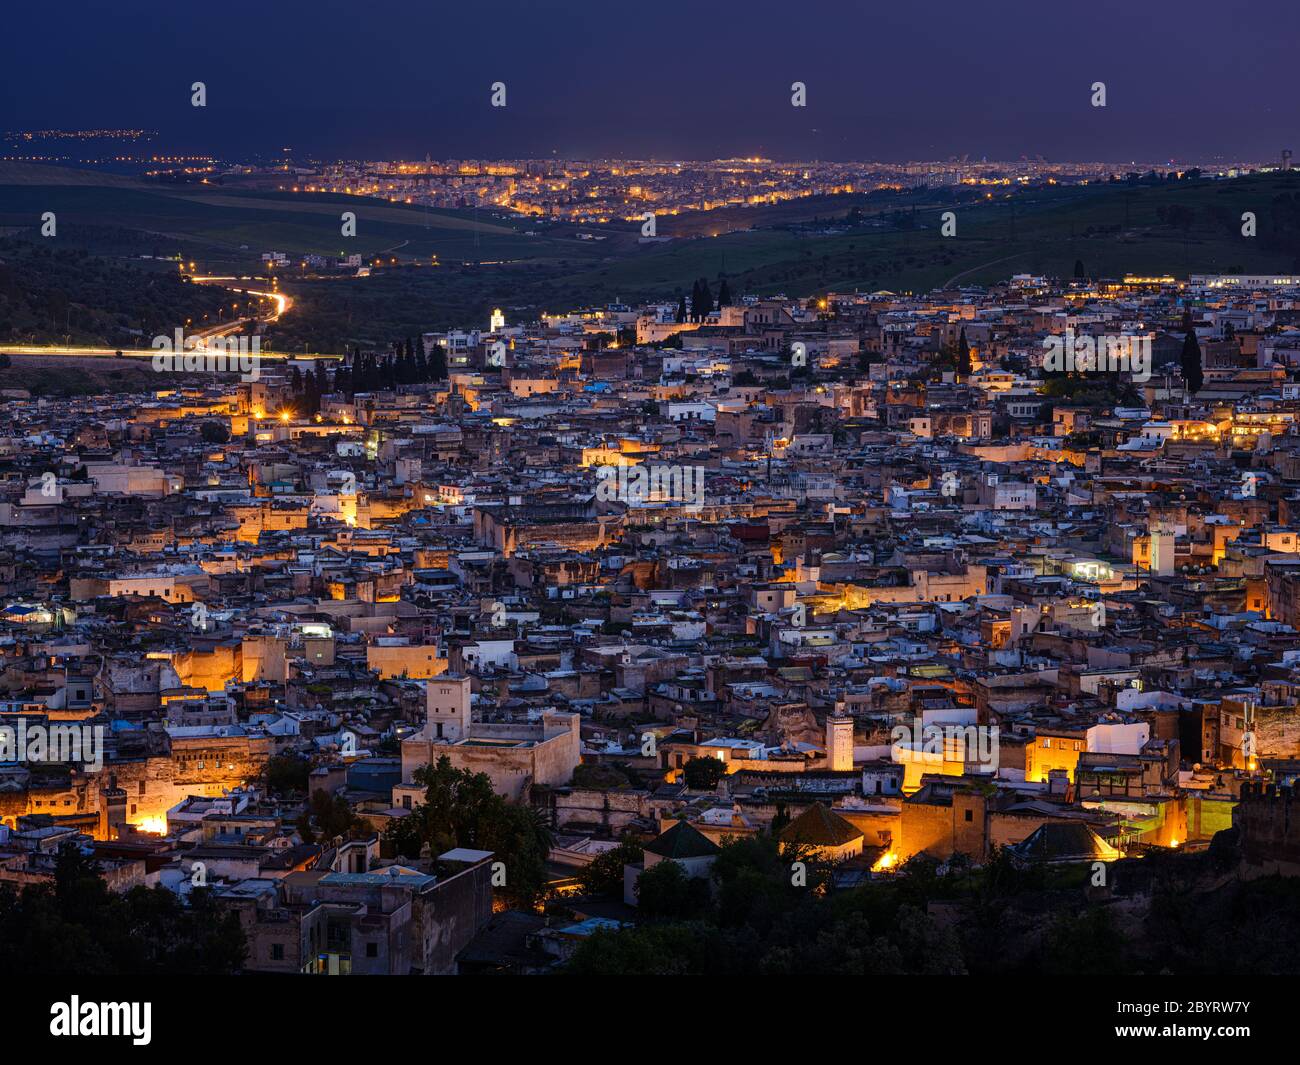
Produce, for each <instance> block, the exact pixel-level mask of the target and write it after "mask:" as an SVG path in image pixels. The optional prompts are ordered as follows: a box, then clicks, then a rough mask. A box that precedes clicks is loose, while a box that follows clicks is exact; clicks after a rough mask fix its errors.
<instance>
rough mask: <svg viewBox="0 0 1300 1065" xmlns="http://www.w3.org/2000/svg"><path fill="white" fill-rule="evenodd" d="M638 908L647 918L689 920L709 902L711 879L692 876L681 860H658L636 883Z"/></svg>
mask: <svg viewBox="0 0 1300 1065" xmlns="http://www.w3.org/2000/svg"><path fill="white" fill-rule="evenodd" d="M636 901H637V909H638V911H639V912H640V913H641V916H643V917H645V918H647V919H648V920H656V919H662V920H670V921H684V920H690V919H691V918H692V917H694V916H696V915H697V914H699V913H700V912H701V911H702V910H703V909H704V908H705V907H706V906H707V905H708V902H709V882H708V881H707V880H704V879H701V878H699V877H689V876H687V875H686V870H685V869H683V868H682V866H681V864H680V863H679V862H674V861H672V860H671V859H668V860H666V861H662V862H656V863H655V864H654V865H652V866H650V868H649V869H647V870H645V871H644V872H643V873H642V874H641V875H640V876H639V877H638V878H637V882H636Z"/></svg>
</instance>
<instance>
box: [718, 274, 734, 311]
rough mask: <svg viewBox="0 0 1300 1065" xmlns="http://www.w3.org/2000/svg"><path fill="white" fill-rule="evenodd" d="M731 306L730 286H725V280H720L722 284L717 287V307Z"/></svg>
mask: <svg viewBox="0 0 1300 1065" xmlns="http://www.w3.org/2000/svg"><path fill="white" fill-rule="evenodd" d="M730 306H731V286H730V285H728V284H727V279H726V278H725V277H724V278H723V279H722V284H721V285H719V286H718V307H719V308H722V307H730Z"/></svg>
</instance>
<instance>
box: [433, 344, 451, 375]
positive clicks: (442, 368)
mask: <svg viewBox="0 0 1300 1065" xmlns="http://www.w3.org/2000/svg"><path fill="white" fill-rule="evenodd" d="M429 380H430V381H445V380H447V349H446V348H444V347H443V346H442V345H441V344H435V345H434V346H433V351H431V352H430V353H429Z"/></svg>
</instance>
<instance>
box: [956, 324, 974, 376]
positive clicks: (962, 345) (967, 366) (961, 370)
mask: <svg viewBox="0 0 1300 1065" xmlns="http://www.w3.org/2000/svg"><path fill="white" fill-rule="evenodd" d="M957 373H958V374H960V375H961V376H962V377H969V376H970V374H971V357H970V345H969V344H967V343H966V327H965V326H962V329H961V333H960V334H959V335H958V337H957Z"/></svg>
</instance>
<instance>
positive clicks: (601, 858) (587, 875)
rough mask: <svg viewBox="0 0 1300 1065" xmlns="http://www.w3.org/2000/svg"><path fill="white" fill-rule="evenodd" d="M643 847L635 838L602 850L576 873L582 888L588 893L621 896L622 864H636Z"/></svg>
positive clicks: (641, 854) (638, 861)
mask: <svg viewBox="0 0 1300 1065" xmlns="http://www.w3.org/2000/svg"><path fill="white" fill-rule="evenodd" d="M643 856H644V848H642V846H641V844H639V843H637V842H636V841H635V840H630V839H627V840H624V841H623V842H622V843H620V844H619V845H618V846H617V847H614V848H613V849H611V850H607V851H602V852H601V853H600V854H598V855H596V857H595V858H594V859H593V860H592V861H591V862H590V863H588V864H587V865H584V866H583V867H582V870H581V871H580V872H579V873H578V879H579V880H580V881H581V882H582V890H583V891H585V892H587V894H588V895H603V896H605V897H616V898H622V897H623V866H625V865H638V864H639V863H640V862H641V859H642V857H643Z"/></svg>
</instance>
